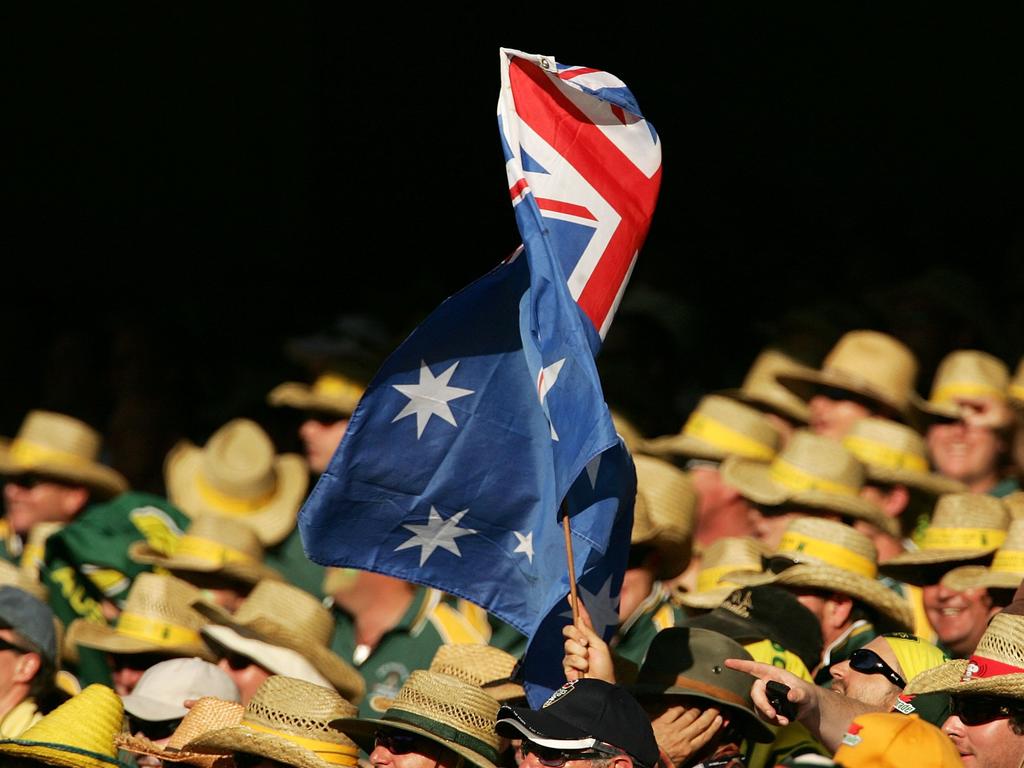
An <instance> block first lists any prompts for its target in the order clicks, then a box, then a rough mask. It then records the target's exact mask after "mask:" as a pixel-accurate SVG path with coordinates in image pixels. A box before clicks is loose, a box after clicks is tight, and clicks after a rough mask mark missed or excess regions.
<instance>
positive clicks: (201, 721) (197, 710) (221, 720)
mask: <svg viewBox="0 0 1024 768" xmlns="http://www.w3.org/2000/svg"><path fill="white" fill-rule="evenodd" d="M244 712H245V707H243V706H242V705H241V704H239V703H237V702H234V701H225V700H224V699H218V698H215V697H213V696H203V697H202V698H200V699H198V700H196V703H195V704H193V705H192V708H191V709H190V710H189V711H188V713H187V714H186V715H185V717H184V718H183V719H182V721H181V725H179V726H178V727H177V728H176V729H175V730H174V733H173V734H172V735H171V738H170V739H168V740H167V746H168V747H169V748H171V749H178V750H180V749H181V748H182V747H184V746H185V745H186V744H188V743H189V742H190V741H192V740H193V739H196V738H198V737H200V736H202V735H203V734H204V733H208V732H210V731H214V730H217V729H218V728H230V727H232V726H235V725H238V724H239V723H240V722H242V715H243V713H244Z"/></svg>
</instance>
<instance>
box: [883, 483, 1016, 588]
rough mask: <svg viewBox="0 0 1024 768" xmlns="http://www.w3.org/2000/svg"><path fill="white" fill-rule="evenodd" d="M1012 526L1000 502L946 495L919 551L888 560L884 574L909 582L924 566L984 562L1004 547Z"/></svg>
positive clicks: (977, 496) (969, 495) (976, 495)
mask: <svg viewBox="0 0 1024 768" xmlns="http://www.w3.org/2000/svg"><path fill="white" fill-rule="evenodd" d="M1009 526H1010V513H1009V512H1007V510H1006V507H1004V506H1003V505H1002V503H1001V502H1000V501H999V499H995V498H993V497H991V496H984V495H982V494H980V493H947V494H946V495H944V496H940V497H939V500H938V502H937V503H936V505H935V511H934V513H932V521H931V525H929V526H928V528H927V530H925V532H924V536H923V537H922V539H921V542H920V545H919V549H917V550H915V551H913V552H903V553H902V554H899V555H897V556H896V557H894V558H892V559H891V560H887V561H886V562H885V563H884V564H883V565H882V568H881V570H882V573H884V574H885V575H886V576H891V577H892V578H894V579H897V580H899V581H907V579H908V578H914V577H915V575H916V572H918V571H919V570H920V568H921V566H928V565H939V564H950V563H951V564H954V565H955V564H958V563H962V562H964V561H970V560H978V559H981V558H985V557H987V556H989V555H991V554H992V553H994V552H995V551H996V550H997V549H998V548H999V547H1001V546H1002V544H1003V541H1004V540H1005V539H1006V530H1007V528H1009ZM908 583H913V582H908Z"/></svg>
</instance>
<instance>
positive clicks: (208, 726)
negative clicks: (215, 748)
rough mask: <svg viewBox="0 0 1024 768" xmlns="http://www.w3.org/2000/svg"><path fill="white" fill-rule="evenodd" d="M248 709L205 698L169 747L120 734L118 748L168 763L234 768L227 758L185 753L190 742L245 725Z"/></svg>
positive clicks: (187, 716)
mask: <svg viewBox="0 0 1024 768" xmlns="http://www.w3.org/2000/svg"><path fill="white" fill-rule="evenodd" d="M244 711H245V707H243V706H242V705H241V704H237V703H235V702H233V701H224V699H215V698H213V697H212V696H204V697H203V698H201V699H199V700H198V701H196V703H195V704H193V705H192V709H190V710H189V711H188V714H186V715H185V717H184V719H183V720H182V721H181V724H180V725H179V726H178V727H177V728H176V729H175V731H174V733H172V734H171V738H169V739H168V740H167V744H166V746H162V747H161V746H160V745H158V744H155V743H153V742H152V741H150V740H149V739H147V738H146V737H145V736H132V735H129V734H121V735H120V736H118V737H117V746H118V748H119V749H123V750H125V751H126V752H134V753H136V754H140V755H152V756H153V757H158V758H160V759H161V760H163V761H164V762H165V763H185V764H186V765H198V766H201V768H234V760H232V759H231V757H230V756H228V755H216V754H210V753H202V752H190V751H188V750H186V749H184V747H185V745H186V744H188V743H189V742H191V741H193V740H195V739H198V738H199V737H200V736H202V735H204V734H207V733H209V732H210V731H216V730H218V729H221V728H229V727H231V726H233V725H238V724H239V723H240V722H242V713H243V712H244Z"/></svg>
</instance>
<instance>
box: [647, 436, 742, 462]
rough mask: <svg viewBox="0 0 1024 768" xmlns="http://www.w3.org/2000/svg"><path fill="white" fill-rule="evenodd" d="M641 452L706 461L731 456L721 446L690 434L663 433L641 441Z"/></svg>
mask: <svg viewBox="0 0 1024 768" xmlns="http://www.w3.org/2000/svg"><path fill="white" fill-rule="evenodd" d="M639 452H640V453H646V454H648V455H650V456H657V457H658V458H663V459H670V460H671V459H675V458H679V457H682V458H684V459H702V460H704V461H725V459H726V458H727V457H728V456H729V454H728V453H726V452H725V451H723V450H722V449H721V448H718V447H716V446H713V445H711V444H710V443H705V442H704V441H703V440H698V439H697V438H695V437H691V436H690V435H684V434H682V433H680V434H676V435H662V436H661V437H652V438H651V439H649V440H644V441H643V442H641V443H640V449H639Z"/></svg>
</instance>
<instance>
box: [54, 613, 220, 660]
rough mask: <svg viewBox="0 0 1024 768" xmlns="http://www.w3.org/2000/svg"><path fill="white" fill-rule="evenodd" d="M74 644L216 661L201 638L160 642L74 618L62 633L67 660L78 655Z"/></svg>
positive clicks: (73, 658)
mask: <svg viewBox="0 0 1024 768" xmlns="http://www.w3.org/2000/svg"><path fill="white" fill-rule="evenodd" d="M78 646H82V647H83V648H94V649H96V650H99V651H106V652H107V653H161V654H164V655H166V656H168V657H169V658H175V657H185V658H189V657H192V656H198V657H199V658H201V659H203V660H204V661H209V662H211V663H216V662H217V657H216V656H214V655H213V653H212V652H211V651H210V649H209V648H208V647H207V646H206V644H205V643H203V642H202V641H200V642H198V643H196V644H191V643H190V644H182V645H160V644H158V643H154V642H152V641H149V640H143V639H141V638H137V637H129V636H128V635H123V634H120V633H119V632H118V631H117V630H116V629H115V628H114V627H108V626H105V625H103V624H97V623H96V622H93V621H88V620H86V619H75V620H74V621H72V622H71V625H70V626H69V627H68V631H67V633H66V634H65V636H64V649H63V652H64V656H65V658H67V659H69V660H70V661H76V660H77V659H78Z"/></svg>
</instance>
